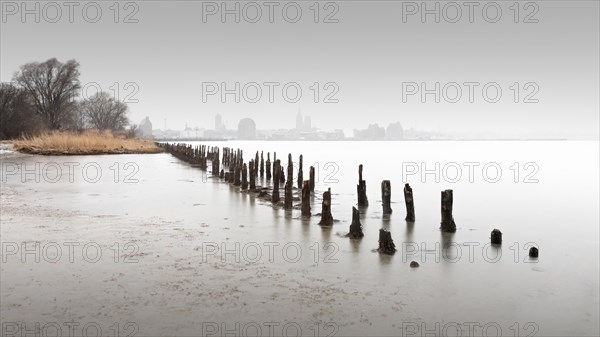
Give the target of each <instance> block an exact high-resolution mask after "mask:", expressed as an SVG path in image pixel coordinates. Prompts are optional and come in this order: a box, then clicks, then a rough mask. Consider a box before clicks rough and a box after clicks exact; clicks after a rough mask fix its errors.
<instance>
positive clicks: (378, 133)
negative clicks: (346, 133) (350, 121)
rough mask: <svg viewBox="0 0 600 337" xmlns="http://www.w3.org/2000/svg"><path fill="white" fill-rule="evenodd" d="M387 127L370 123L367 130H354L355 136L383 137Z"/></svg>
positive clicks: (358, 137)
mask: <svg viewBox="0 0 600 337" xmlns="http://www.w3.org/2000/svg"><path fill="white" fill-rule="evenodd" d="M384 137H385V129H384V128H383V127H380V126H379V125H377V124H369V127H368V128H366V129H365V130H354V138H357V139H383V138H384Z"/></svg>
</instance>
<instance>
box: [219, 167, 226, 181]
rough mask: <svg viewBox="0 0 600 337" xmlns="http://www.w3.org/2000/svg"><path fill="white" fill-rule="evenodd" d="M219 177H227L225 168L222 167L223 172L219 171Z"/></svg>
mask: <svg viewBox="0 0 600 337" xmlns="http://www.w3.org/2000/svg"><path fill="white" fill-rule="evenodd" d="M219 178H221V179H223V178H225V170H224V169H221V173H219Z"/></svg>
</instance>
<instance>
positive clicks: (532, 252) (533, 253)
mask: <svg viewBox="0 0 600 337" xmlns="http://www.w3.org/2000/svg"><path fill="white" fill-rule="evenodd" d="M538 255H539V251H538V249H537V248H536V247H531V248H529V257H538Z"/></svg>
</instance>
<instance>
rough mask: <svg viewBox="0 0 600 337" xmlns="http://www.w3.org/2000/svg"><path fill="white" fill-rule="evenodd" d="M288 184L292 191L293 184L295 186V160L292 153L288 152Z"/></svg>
mask: <svg viewBox="0 0 600 337" xmlns="http://www.w3.org/2000/svg"><path fill="white" fill-rule="evenodd" d="M286 185H290V191H291V189H292V186H294V162H293V161H292V154H291V153H290V154H288V164H287V181H286Z"/></svg>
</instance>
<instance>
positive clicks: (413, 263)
mask: <svg viewBox="0 0 600 337" xmlns="http://www.w3.org/2000/svg"><path fill="white" fill-rule="evenodd" d="M410 267H411V268H418V267H419V262H417V261H412V262H411V263H410Z"/></svg>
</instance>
